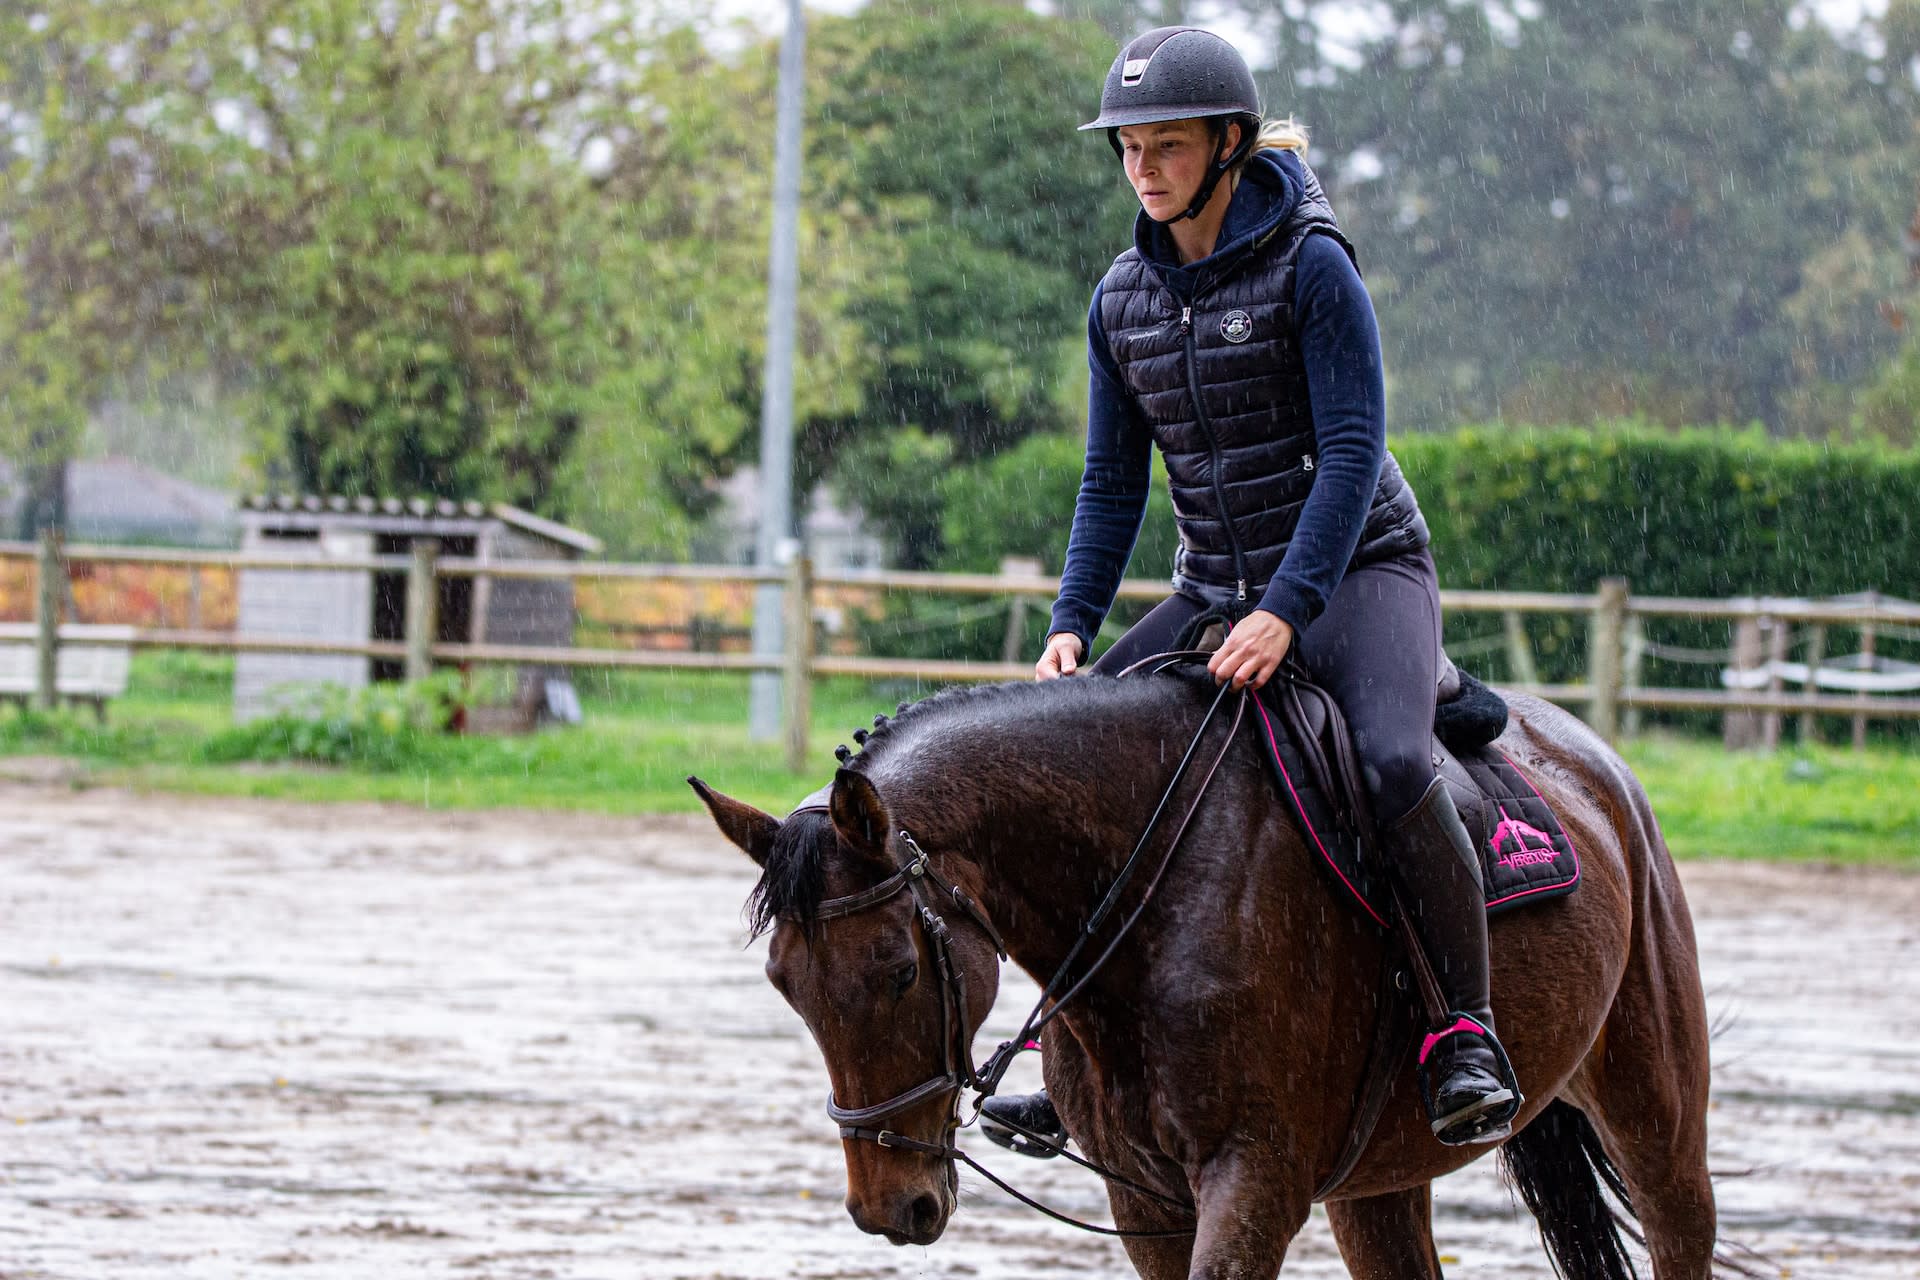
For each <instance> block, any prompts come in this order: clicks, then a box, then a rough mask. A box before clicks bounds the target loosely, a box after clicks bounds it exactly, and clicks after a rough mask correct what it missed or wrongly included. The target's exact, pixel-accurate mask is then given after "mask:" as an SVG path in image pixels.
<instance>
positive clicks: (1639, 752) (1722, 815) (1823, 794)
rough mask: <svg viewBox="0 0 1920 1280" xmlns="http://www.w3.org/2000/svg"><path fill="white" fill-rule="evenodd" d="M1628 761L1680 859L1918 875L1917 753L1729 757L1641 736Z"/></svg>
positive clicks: (1800, 751)
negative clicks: (1885, 867)
mask: <svg viewBox="0 0 1920 1280" xmlns="http://www.w3.org/2000/svg"><path fill="white" fill-rule="evenodd" d="M1622 754H1624V755H1625V756H1626V758H1627V762H1628V763H1629V764H1631V765H1632V766H1633V768H1634V772H1635V773H1637V774H1638V775H1639V776H1640V780H1641V782H1642V783H1643V784H1644V785H1645V786H1646V789H1647V794H1648V796H1649V797H1651V798H1652V800H1653V811H1654V813H1655V814H1656V815H1658V817H1659V819H1660V829H1661V830H1662V831H1664V832H1665V833H1666V837H1667V843H1668V844H1669V845H1670V846H1671V847H1672V848H1673V852H1674V855H1675V856H1676V857H1683V858H1693V857H1720V858H1774V859H1792V860H1805V861H1825V862H1882V863H1886V862H1895V863H1905V864H1907V865H1909V866H1915V867H1920V753H1916V752H1914V751H1911V750H1909V751H1901V750H1897V749H1891V748H1884V747H1877V748H1873V749H1870V750H1868V751H1865V752H1862V753H1860V754H1857V755H1856V754H1855V753H1854V752H1852V751H1850V750H1846V749H1843V748H1833V747H1813V748H1799V747H1793V748H1788V749H1782V750H1781V751H1779V752H1776V753H1775V754H1773V755H1761V754H1758V753H1740V754H1730V753H1728V752H1726V751H1722V750H1721V749H1720V746H1719V744H1718V743H1713V742H1703V741H1700V740H1697V739H1691V738H1668V737H1644V738H1639V739H1636V740H1634V741H1632V742H1629V743H1627V744H1626V745H1625V747H1624V749H1623V752H1622Z"/></svg>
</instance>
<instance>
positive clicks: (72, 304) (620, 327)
mask: <svg viewBox="0 0 1920 1280" xmlns="http://www.w3.org/2000/svg"><path fill="white" fill-rule="evenodd" d="M7 14H8V16H7V18H6V19H5V21H6V22H7V23H8V24H9V25H7V26H6V28H5V29H4V34H5V36H6V37H7V39H6V40H5V42H4V46H3V48H0V66H4V68H5V75H6V84H7V85H8V89H9V91H8V94H7V96H8V98H9V100H11V101H16V102H17V101H20V100H22V98H23V97H25V96H27V95H25V94H24V92H23V90H22V89H21V86H25V85H27V84H28V83H29V81H30V80H31V79H32V78H33V77H34V76H35V75H36V74H38V72H37V69H38V68H42V67H52V68H54V70H55V71H56V72H57V74H50V75H47V76H46V83H47V87H46V89H45V91H44V94H43V95H42V96H43V97H44V98H45V99H46V101H47V103H48V104H49V105H48V106H47V107H46V108H45V109H41V110H38V111H36V112H34V113H33V114H32V115H30V116H28V117H26V118H20V117H18V116H16V117H13V118H9V119H8V120H7V121H5V122H4V124H5V126H6V127H7V128H8V130H9V132H10V133H11V134H12V135H13V140H15V142H16V147H17V149H24V150H26V151H27V153H28V155H29V157H30V160H27V161H21V162H18V163H16V164H15V165H14V166H13V169H12V170H11V171H10V173H9V175H8V176H9V178H10V181H9V185H8V190H7V193H6V199H7V201H8V203H7V204H6V206H5V210H6V223H5V226H6V233H5V234H6V236H7V244H8V246H9V247H10V248H11V249H12V255H11V256H12V261H11V263H9V264H8V266H7V267H6V268H4V271H5V274H4V275H0V343H5V344H6V349H7V350H9V351H10V352H11V354H12V355H13V359H12V360H10V361H9V362H8V367H7V369H6V370H5V371H3V372H0V379H5V382H4V383H0V385H4V387H5V394H6V395H7V396H8V397H9V400H10V402H11V403H13V404H15V405H16V406H18V405H20V404H22V403H24V402H25V401H26V400H27V399H28V398H30V397H38V400H39V401H43V402H45V403H46V406H47V407H46V408H45V410H44V414H43V416H47V417H49V420H51V416H52V415H55V414H56V412H57V413H64V414H65V417H64V418H62V419H61V422H62V423H63V424H64V425H63V426H61V428H60V430H62V431H64V432H65V436H64V437H63V438H67V439H70V438H71V436H72V435H73V433H74V431H75V430H76V429H77V424H78V422H79V421H80V420H81V419H82V418H83V417H84V415H85V412H86V408H87V406H88V404H89V403H91V402H96V401H97V400H98V399H99V398H100V396H101V395H102V394H103V392H104V390H105V388H106V386H107V385H108V384H110V383H111V381H112V376H113V374H114V371H115V370H116V369H117V368H124V367H126V366H125V364H124V363H122V362H121V353H122V352H124V351H125V350H129V349H132V350H140V351H144V352H148V353H151V354H152V355H153V357H154V359H155V360H156V362H158V363H160V364H163V365H165V366H168V367H170V368H173V369H191V368H193V367H194V366H196V365H199V366H205V367H209V368H211V369H213V370H215V371H217V372H218V373H219V374H220V375H221V376H222V378H223V379H224V381H225V382H226V384H227V385H228V386H229V387H231V388H239V389H240V390H241V391H243V392H244V393H245V411H246V412H247V414H248V416H249V417H250V418H251V419H252V420H253V421H254V422H255V423H256V424H258V435H259V439H260V442H261V449H262V452H263V454H264V455H265V457H266V459H267V461H268V462H269V464H270V465H272V466H273V467H275V468H276V470H277V471H278V473H279V475H281V476H282V477H283V480H282V482H283V483H290V484H296V485H299V486H301V487H303V488H308V489H316V490H321V491H327V492H341V493H374V492H379V493H396V492H397V493H402V494H430V495H443V496H457V497H462V498H474V497H478V498H491V499H505V500H508V501H512V502H516V503H519V504H522V505H526V506H530V507H533V508H535V509H538V510H542V511H545V512H548V513H550V514H554V515H562V516H564V515H568V514H570V513H572V512H574V511H578V512H581V513H584V514H585V515H586V516H587V517H589V518H592V519H595V520H598V521H604V522H605V523H604V524H601V525H599V526H597V527H600V528H601V529H602V531H603V532H604V533H606V534H608V536H609V541H610V542H611V543H612V544H613V545H615V546H616V547H619V548H621V549H624V550H634V549H640V548H645V549H657V550H664V551H673V550H678V549H680V548H682V547H683V546H684V544H685V539H686V536H687V532H688V529H689V527H690V522H691V519H692V517H693V515H694V514H696V513H697V509H698V507H699V505H700V503H701V502H702V501H703V500H704V498H705V490H704V487H703V485H702V484H701V480H702V479H704V477H705V475H707V474H708V473H710V471H711V470H712V468H713V467H714V466H715V465H718V464H719V463H718V461H717V460H725V459H727V458H730V457H732V456H737V454H738V451H739V445H740V438H741V436H742V435H743V434H745V426H746V425H747V424H749V423H750V421H751V403H750V402H751V400H752V398H753V394H754V392H753V389H752V387H751V385H750V384H749V383H748V381H747V374H746V372H745V371H746V370H749V369H757V367H758V358H757V349H758V344H759V342H760V340H761V339H760V334H759V329H760V325H759V322H758V320H757V318H756V313H757V309H758V303H757V302H756V300H755V296H754V295H755V293H756V292H757V291H758V290H759V289H760V286H759V284H758V277H759V275H760V274H762V270H761V268H760V266H759V264H760V263H762V262H763V261H764V256H765V230H764V220H763V219H764V213H763V212H762V208H763V206H764V201H759V202H758V203H756V199H757V197H756V196H755V195H753V194H748V195H747V196H746V198H744V199H742V198H738V197H740V196H741V194H742V193H743V192H747V191H748V190H749V188H756V187H759V186H763V185H764V161H759V162H758V163H760V164H761V166H762V168H761V169H760V170H758V171H755V170H754V169H753V166H754V165H755V163H756V157H755V155H754V153H753V148H752V147H751V146H749V147H748V148H747V149H745V151H744V153H742V152H740V151H739V150H738V149H737V139H738V137H739V136H740V134H741V133H743V132H746V133H749V134H750V133H751V130H750V129H748V128H746V126H747V125H749V124H750V122H751V121H753V120H754V119H756V118H757V116H758V114H760V107H759V103H758V101H757V93H758V89H759V81H758V80H757V79H756V78H755V76H754V73H753V68H752V67H751V66H748V68H747V70H746V71H745V72H743V71H742V70H741V69H740V68H739V67H729V66H725V65H722V64H719V63H716V62H715V61H714V60H713V59H712V58H710V57H709V56H708V55H706V53H705V51H704V47H703V44H702V42H701V40H700V39H698V38H696V37H695V36H694V35H693V34H690V33H687V32H685V31H679V30H677V29H674V28H671V27H668V26H664V25H660V24H649V23H648V22H647V21H646V15H645V14H644V13H640V14H636V13H634V12H631V11H623V12H621V13H618V14H613V13H610V12H609V11H607V10H606V9H605V7H604V6H600V5H597V4H594V3H591V2H590V0H524V2H522V3H516V4H514V5H512V6H502V5H499V4H497V3H494V2H493V0H450V2H449V3H434V4H418V3H404V4H397V5H390V6H385V7H376V8H371V9H370V8H368V7H367V6H365V5H361V4H358V3H353V2H351V0H300V2H299V3H294V4H281V5H267V4H264V3H260V2H259V0H155V3H154V4H149V5H143V6H136V7H129V6H95V5H65V4H54V3H51V0H49V2H48V3H45V4H43V6H42V7H41V9H40V10H38V11H29V12H27V13H20V12H17V11H15V10H8V11H7ZM748 62H749V63H751V59H749V60H748ZM743 77H744V79H743ZM21 143H25V144H27V145H25V146H24V147H23V148H22V147H21V146H20V144H21ZM756 244H757V246H758V247H757V248H755V247H752V246H754V245H756ZM130 303H137V304H139V305H133V306H130V305H129V304H130ZM816 314H817V313H816ZM102 318H110V319H111V320H112V321H113V324H112V325H106V324H103V323H101V320H102ZM136 321H137V323H136ZM690 321H692V323H689V322H690ZM89 325H91V326H92V328H88V327H87V326H89ZM822 328H823V326H822V325H819V324H816V325H815V326H814V332H815V333H816V335H817V334H818V333H819V332H820V330H821V329H822ZM96 331H97V332H96ZM36 344H37V345H36ZM837 345H838V344H835V343H832V342H831V341H829V340H822V341H821V342H819V343H816V350H817V349H818V348H819V347H823V346H837ZM36 353H40V355H38V356H36ZM36 358H37V359H39V360H40V364H41V365H44V366H45V368H44V370H40V371H36V370H38V369H39V366H36V365H35V364H34V363H33V361H34V360H35V359H36ZM820 381H822V382H826V381H830V380H829V379H825V378H823V379H821V380H820ZM844 401H845V397H843V396H842V397H837V398H836V397H835V396H827V397H824V399H823V403H825V404H828V405H830V406H833V407H834V408H835V410H836V411H842V410H843V409H844ZM14 416H15V417H16V418H18V417H20V416H22V415H20V414H18V413H16V414H15V415H14ZM580 452H590V456H588V457H586V458H584V459H583V458H581V457H578V456H576V455H577V453H580Z"/></svg>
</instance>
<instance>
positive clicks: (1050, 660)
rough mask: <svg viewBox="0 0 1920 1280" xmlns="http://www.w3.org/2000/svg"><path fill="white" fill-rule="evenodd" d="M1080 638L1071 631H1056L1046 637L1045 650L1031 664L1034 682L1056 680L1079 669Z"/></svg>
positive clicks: (1081, 655) (1080, 656)
mask: <svg viewBox="0 0 1920 1280" xmlns="http://www.w3.org/2000/svg"><path fill="white" fill-rule="evenodd" d="M1083 656H1085V655H1083V654H1082V653H1081V651H1080V637H1079V636H1076V635H1074V634H1073V633H1072V632H1071V631H1056V632H1054V633H1053V634H1052V635H1050V636H1048V637H1047V648H1046V651H1045V652H1044V653H1042V654H1041V655H1040V661H1038V662H1036V663H1034V664H1033V678H1034V679H1035V680H1058V679H1059V678H1060V677H1061V676H1070V675H1072V674H1073V673H1074V672H1075V671H1077V670H1079V669H1080V659H1081V658H1082V657H1083Z"/></svg>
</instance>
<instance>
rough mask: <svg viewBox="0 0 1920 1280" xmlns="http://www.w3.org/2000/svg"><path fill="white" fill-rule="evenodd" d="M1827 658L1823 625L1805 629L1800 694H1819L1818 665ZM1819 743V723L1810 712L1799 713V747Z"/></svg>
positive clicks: (1825, 635) (1824, 627) (1816, 624)
mask: <svg viewBox="0 0 1920 1280" xmlns="http://www.w3.org/2000/svg"><path fill="white" fill-rule="evenodd" d="M1826 657H1827V627H1826V624H1825V623H1815V624H1814V625H1813V626H1811V627H1808V628H1807V682H1806V683H1805V684H1804V685H1802V686H1801V692H1803V693H1806V694H1808V695H1809V696H1811V695H1813V694H1816V693H1819V692H1820V664H1821V663H1822V662H1824V661H1825V660H1826ZM1819 741H1820V723H1819V720H1818V719H1817V718H1816V717H1815V716H1814V714H1813V712H1811V711H1802V712H1801V713H1800V745H1801V746H1803V747H1807V746H1812V745H1813V744H1814V743H1817V742H1819Z"/></svg>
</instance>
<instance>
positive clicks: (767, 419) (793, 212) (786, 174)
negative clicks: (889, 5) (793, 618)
mask: <svg viewBox="0 0 1920 1280" xmlns="http://www.w3.org/2000/svg"><path fill="white" fill-rule="evenodd" d="M806 43H807V25H806V16H805V14H804V13H802V11H801V7H800V0H788V2H787V33H786V35H785V36H784V37H783V38H782V39H781V41H780V89H779V114H778V117H777V120H776V123H775V126H774V144H773V230H772V233H771V241H770V245H769V252H768V258H767V359H766V365H765V368H764V370H763V372H762V374H761V379H760V387H761V393H760V538H759V543H758V545H757V547H756V548H755V550H756V553H757V554H756V557H755V563H756V564H758V565H759V566H760V567H761V568H762V569H772V568H777V567H779V565H780V564H781V563H782V559H783V557H782V552H783V551H785V552H787V553H788V554H792V552H793V548H791V546H790V540H791V539H792V537H793V324H794V320H793V316H794V295H795V293H796V291H797V288H798V278H799V265H798V258H799V246H798V243H797V236H798V232H797V228H798V225H799V221H800V165H801V153H800V123H801V121H800V113H801V105H802V102H803V89H804V79H805V73H806ZM781 613H782V604H781V588H780V587H779V586H777V585H774V584H766V585H763V586H761V587H760V588H759V590H757V591H756V592H754V597H753V651H754V653H755V654H757V655H759V656H762V657H767V658H777V657H779V656H780V654H781V650H782V648H783V646H782V644H781ZM780 712H781V707H780V676H779V675H778V674H776V673H774V672H770V671H767V672H755V673H754V676H753V695H752V701H751V708H750V711H749V714H748V718H747V736H748V737H749V738H750V739H751V740H752V741H754V742H772V741H773V740H774V739H776V738H778V737H779V736H780Z"/></svg>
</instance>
